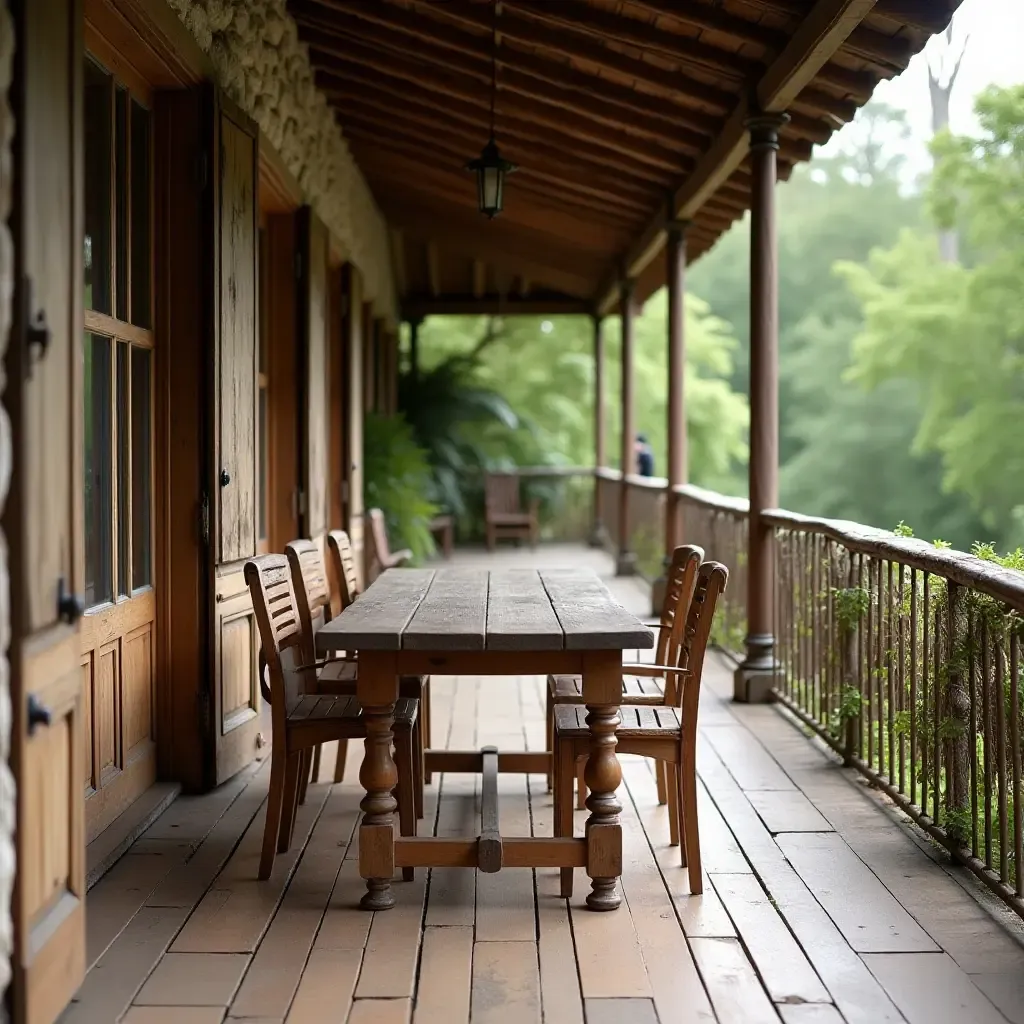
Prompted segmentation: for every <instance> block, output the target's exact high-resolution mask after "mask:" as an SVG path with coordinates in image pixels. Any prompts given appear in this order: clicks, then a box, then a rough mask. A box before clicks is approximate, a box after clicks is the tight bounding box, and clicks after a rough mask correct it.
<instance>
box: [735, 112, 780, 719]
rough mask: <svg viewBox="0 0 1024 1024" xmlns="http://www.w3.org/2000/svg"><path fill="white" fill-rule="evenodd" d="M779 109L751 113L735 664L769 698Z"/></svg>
mask: <svg viewBox="0 0 1024 1024" xmlns="http://www.w3.org/2000/svg"><path fill="white" fill-rule="evenodd" d="M786 120H788V118H787V115H785V114H758V115H755V116H754V117H751V118H750V119H749V120H748V122H747V129H748V131H749V132H750V168H751V177H752V181H751V187H750V200H751V205H750V463H749V483H748V488H749V493H750V515H749V519H748V526H747V529H748V540H747V639H746V648H747V652H746V658H745V659H744V660H743V663H742V664H741V665H740V666H739V667H738V668H737V669H736V675H735V681H734V693H735V697H736V700H739V701H750V702H754V701H765V700H769V699H770V695H771V688H772V685H773V684H774V681H775V669H776V661H775V638H774V636H773V635H772V629H773V625H772V623H773V617H772V605H773V600H772V597H773V595H772V591H773V586H774V565H773V558H774V544H773V536H772V531H771V528H770V527H768V526H766V525H765V524H764V523H763V522H762V520H761V513H762V512H763V511H764V510H765V509H768V508H774V507H775V506H776V505H778V500H779V352H778V347H779V301H778V298H779V297H778V268H777V261H778V252H777V245H776V237H775V181H776V155H777V153H778V149H779V128H780V127H781V126H782V125H783V124H784V123H785V122H786Z"/></svg>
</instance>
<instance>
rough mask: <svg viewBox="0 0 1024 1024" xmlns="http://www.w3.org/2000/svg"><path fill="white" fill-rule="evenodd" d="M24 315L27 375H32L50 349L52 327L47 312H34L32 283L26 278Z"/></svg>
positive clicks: (24, 283)
mask: <svg viewBox="0 0 1024 1024" xmlns="http://www.w3.org/2000/svg"><path fill="white" fill-rule="evenodd" d="M22 295H23V296H24V299H23V315H24V323H25V350H26V351H25V355H26V374H27V376H31V375H32V367H33V365H34V364H35V363H38V362H40V361H41V360H42V359H43V358H44V357H45V356H46V353H47V351H48V350H49V348H50V338H51V332H50V325H49V324H48V323H47V322H46V311H45V310H43V309H37V310H35V312H32V281H31V280H30V279H29V278H27V277H26V278H25V280H24V282H23V288H22Z"/></svg>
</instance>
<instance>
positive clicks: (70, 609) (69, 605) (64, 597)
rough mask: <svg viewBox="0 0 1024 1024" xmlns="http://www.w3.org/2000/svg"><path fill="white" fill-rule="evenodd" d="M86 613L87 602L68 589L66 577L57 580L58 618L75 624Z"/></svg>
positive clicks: (71, 624)
mask: <svg viewBox="0 0 1024 1024" xmlns="http://www.w3.org/2000/svg"><path fill="white" fill-rule="evenodd" d="M83 614H85V604H84V603H83V602H82V599H81V598H80V597H79V596H78V595H77V594H72V593H71V592H70V591H69V590H68V589H67V584H66V583H65V582H64V577H63V576H61V578H60V579H59V580H57V618H58V619H60V621H61V622H66V623H67V624H68V625H69V626H73V625H74V624H75V623H76V622H77V621H78V620H79V619H80V618H81V617H82V615H83Z"/></svg>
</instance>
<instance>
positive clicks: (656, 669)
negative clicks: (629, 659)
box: [622, 662, 693, 676]
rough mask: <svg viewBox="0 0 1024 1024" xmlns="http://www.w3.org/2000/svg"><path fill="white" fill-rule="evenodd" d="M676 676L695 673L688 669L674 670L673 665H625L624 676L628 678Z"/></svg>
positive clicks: (623, 668)
mask: <svg viewBox="0 0 1024 1024" xmlns="http://www.w3.org/2000/svg"><path fill="white" fill-rule="evenodd" d="M670 673H671V674H672V675H676V676H692V675H693V673H692V672H691V671H690V669H688V668H674V667H673V666H671V665H652V664H650V662H644V663H643V664H640V665H625V664H624V665H623V666H622V674H623V675H627V676H667V675H669V674H670Z"/></svg>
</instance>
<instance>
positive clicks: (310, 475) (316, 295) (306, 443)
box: [298, 206, 328, 540]
mask: <svg viewBox="0 0 1024 1024" xmlns="http://www.w3.org/2000/svg"><path fill="white" fill-rule="evenodd" d="M298 225H299V232H298V235H299V249H298V256H299V259H298V268H299V321H298V322H299V346H300V350H301V352H302V366H303V376H302V391H301V394H302V398H301V401H300V404H299V408H300V410H301V415H302V426H303V433H302V452H303V458H302V494H303V499H304V500H303V517H302V532H303V534H304V535H305V536H306V537H309V538H310V539H312V540H317V539H318V538H321V537H323V536H324V534H325V533H326V531H327V472H328V470H327V459H328V431H327V417H328V397H327V396H328V376H327V374H328V366H327V363H328V358H327V330H328V324H327V270H328V268H327V260H328V249H327V229H326V228H325V227H324V224H323V222H322V221H321V220H320V219H319V218H318V217H317V216H316V214H315V213H313V211H312V210H311V209H310V208H309V207H308V206H304V207H303V208H302V209H301V210H300V211H299V217H298Z"/></svg>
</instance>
